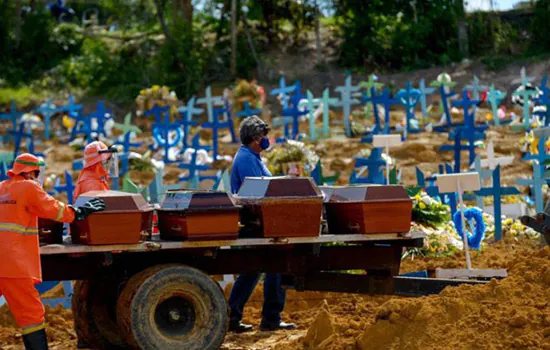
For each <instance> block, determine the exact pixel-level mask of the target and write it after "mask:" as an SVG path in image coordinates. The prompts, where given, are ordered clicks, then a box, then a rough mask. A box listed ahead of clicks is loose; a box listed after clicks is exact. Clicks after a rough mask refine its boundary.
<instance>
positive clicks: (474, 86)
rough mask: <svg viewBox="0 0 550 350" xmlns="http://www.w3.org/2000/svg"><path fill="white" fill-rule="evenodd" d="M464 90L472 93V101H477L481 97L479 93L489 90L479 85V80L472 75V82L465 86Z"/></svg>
mask: <svg viewBox="0 0 550 350" xmlns="http://www.w3.org/2000/svg"><path fill="white" fill-rule="evenodd" d="M465 88H466V90H468V91H471V92H472V99H474V100H479V99H480V97H481V95H480V93H481V92H483V91H485V90H487V89H489V87H488V86H485V85H479V79H478V77H477V75H474V79H473V80H472V82H471V83H470V84H468V85H466V86H465Z"/></svg>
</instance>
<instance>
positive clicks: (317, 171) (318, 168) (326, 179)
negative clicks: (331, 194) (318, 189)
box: [311, 160, 340, 186]
mask: <svg viewBox="0 0 550 350" xmlns="http://www.w3.org/2000/svg"><path fill="white" fill-rule="evenodd" d="M311 177H312V178H313V180H315V183H316V184H317V185H318V186H323V185H329V186H332V185H334V183H335V182H336V181H338V179H339V178H340V173H337V174H335V175H332V176H324V175H323V165H322V164H321V160H319V161H318V162H317V164H316V165H315V168H313V170H312V171H311Z"/></svg>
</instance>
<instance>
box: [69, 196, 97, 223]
mask: <svg viewBox="0 0 550 350" xmlns="http://www.w3.org/2000/svg"><path fill="white" fill-rule="evenodd" d="M73 209H74V211H75V221H82V220H84V219H86V218H87V217H88V215H90V214H92V213H96V212H98V211H103V210H105V202H104V201H103V199H100V198H92V199H90V200H89V201H88V202H86V203H85V204H84V205H83V206H81V207H76V208H73Z"/></svg>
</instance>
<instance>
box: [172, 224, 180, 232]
mask: <svg viewBox="0 0 550 350" xmlns="http://www.w3.org/2000/svg"><path fill="white" fill-rule="evenodd" d="M172 230H173V231H179V232H181V227H180V226H177V225H176V226H172Z"/></svg>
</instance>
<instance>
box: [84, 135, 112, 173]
mask: <svg viewBox="0 0 550 350" xmlns="http://www.w3.org/2000/svg"><path fill="white" fill-rule="evenodd" d="M108 149H109V148H108V147H107V145H105V144H104V143H103V142H101V141H94V142H92V143H90V144H89V145H88V146H86V148H84V168H89V167H91V166H92V165H96V164H97V163H101V162H102V161H104V160H107V159H109V157H111V154H110V153H99V152H100V151H106V150H108Z"/></svg>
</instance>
